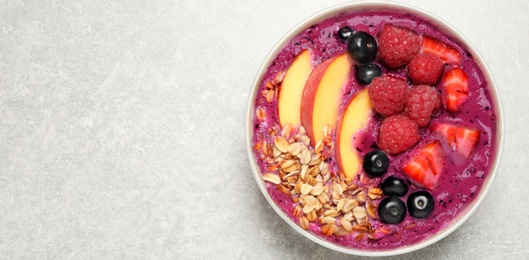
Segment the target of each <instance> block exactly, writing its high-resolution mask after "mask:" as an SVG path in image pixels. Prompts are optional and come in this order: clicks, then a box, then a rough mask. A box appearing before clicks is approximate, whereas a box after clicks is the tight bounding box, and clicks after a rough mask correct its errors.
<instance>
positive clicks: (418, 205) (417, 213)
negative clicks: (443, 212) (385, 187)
mask: <svg viewBox="0 0 529 260" xmlns="http://www.w3.org/2000/svg"><path fill="white" fill-rule="evenodd" d="M406 204H407V205H408V212H409V213H410V216H412V217H414V218H427V217H428V216H430V214H431V213H432V212H433V209H434V206H435V205H434V204H435V202H434V200H433V196H432V194H430V193H429V192H427V191H416V192H414V193H412V194H410V196H408V200H407V202H406Z"/></svg>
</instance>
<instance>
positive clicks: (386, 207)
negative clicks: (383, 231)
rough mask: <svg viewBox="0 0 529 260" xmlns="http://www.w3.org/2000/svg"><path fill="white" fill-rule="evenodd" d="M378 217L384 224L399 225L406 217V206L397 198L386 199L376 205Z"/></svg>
mask: <svg viewBox="0 0 529 260" xmlns="http://www.w3.org/2000/svg"><path fill="white" fill-rule="evenodd" d="M378 216H379V217H380V220H381V221H382V222H384V223H388V224H397V223H400V222H402V221H403V220H404V217H406V204H404V202H402V200H400V199H399V198H397V197H387V198H385V199H383V200H382V201H380V204H378Z"/></svg>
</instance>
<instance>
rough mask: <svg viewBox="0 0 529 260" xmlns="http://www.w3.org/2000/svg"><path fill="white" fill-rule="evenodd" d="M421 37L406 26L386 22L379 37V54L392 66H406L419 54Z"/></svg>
mask: <svg viewBox="0 0 529 260" xmlns="http://www.w3.org/2000/svg"><path fill="white" fill-rule="evenodd" d="M420 48H421V37H420V36H419V35H418V34H417V33H415V32H413V31H411V30H409V29H406V28H402V27H396V26H394V25H391V24H386V25H384V27H383V28H382V30H381V31H380V34H379V37H378V55H379V57H380V59H381V60H382V61H383V62H384V63H385V64H386V65H387V66H388V67H391V68H397V67H400V66H404V65H406V64H408V63H409V62H410V60H411V59H412V58H413V57H414V56H415V55H417V53H418V52H419V50H420Z"/></svg>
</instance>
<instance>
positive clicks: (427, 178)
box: [402, 140, 445, 190]
mask: <svg viewBox="0 0 529 260" xmlns="http://www.w3.org/2000/svg"><path fill="white" fill-rule="evenodd" d="M444 157H445V156H444V152H443V147H442V145H441V143H440V142H439V141H438V140H435V141H433V142H431V143H429V144H427V145H426V146H424V147H423V148H421V149H420V150H419V152H418V153H417V154H416V155H415V156H414V157H413V158H412V159H411V160H410V161H409V162H408V163H407V164H406V165H405V166H404V167H403V168H402V171H403V172H404V173H405V174H406V176H408V177H409V178H410V180H411V181H413V182H414V183H416V184H417V185H420V186H423V187H425V188H427V189H430V190H433V189H434V188H435V186H436V185H437V182H438V181H439V177H440V176H441V174H442V171H443V168H444Z"/></svg>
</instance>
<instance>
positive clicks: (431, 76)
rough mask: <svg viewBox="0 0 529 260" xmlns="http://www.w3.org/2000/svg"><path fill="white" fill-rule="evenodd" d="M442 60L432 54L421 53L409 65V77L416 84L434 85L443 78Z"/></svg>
mask: <svg viewBox="0 0 529 260" xmlns="http://www.w3.org/2000/svg"><path fill="white" fill-rule="evenodd" d="M443 71H444V65H443V61H442V60H441V58H439V57H438V56H437V55H434V54H431V53H421V54H417V56H415V57H413V59H411V61H410V64H408V75H409V76H410V78H411V80H412V81H413V83H414V84H417V85H419V84H426V85H434V84H435V83H436V82H437V81H438V80H439V79H440V78H441V76H443Z"/></svg>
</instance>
